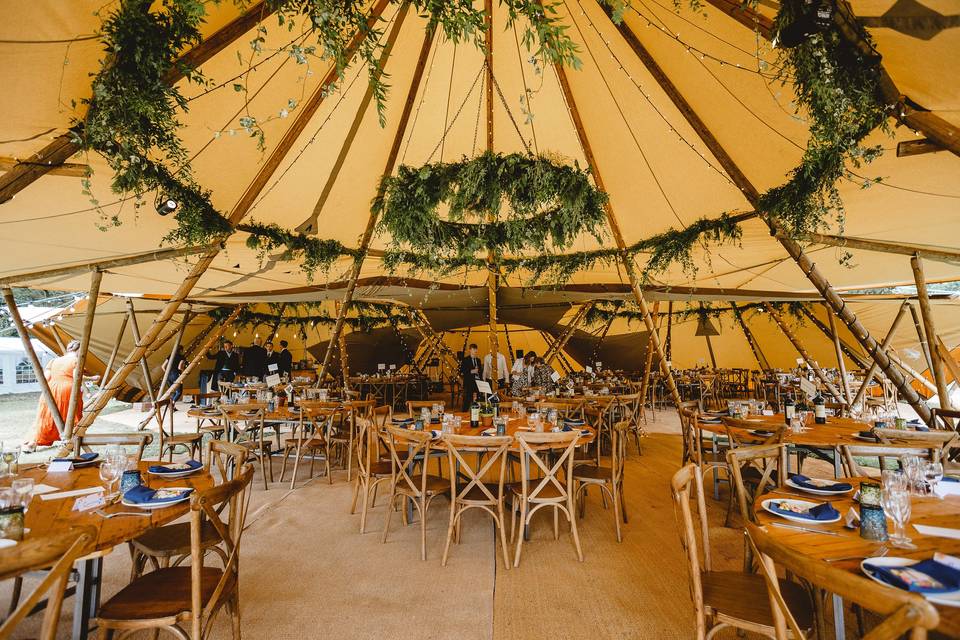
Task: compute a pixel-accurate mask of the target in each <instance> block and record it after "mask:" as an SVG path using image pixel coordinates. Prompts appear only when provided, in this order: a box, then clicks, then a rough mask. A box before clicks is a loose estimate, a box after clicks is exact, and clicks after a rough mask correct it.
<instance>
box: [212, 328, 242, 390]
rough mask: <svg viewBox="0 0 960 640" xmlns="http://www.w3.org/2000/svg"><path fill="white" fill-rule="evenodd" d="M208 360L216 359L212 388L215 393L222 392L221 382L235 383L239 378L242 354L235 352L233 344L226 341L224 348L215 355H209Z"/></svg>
mask: <svg viewBox="0 0 960 640" xmlns="http://www.w3.org/2000/svg"><path fill="white" fill-rule="evenodd" d="M207 357H208V358H211V359H216V364H214V366H213V382H212V383H211V384H210V388H211V389H213V390H214V391H219V390H220V381H221V380H223V381H224V382H233V379H234V378H236V377H237V371H239V370H240V354H239V353H237V352H236V351H234V350H233V342H231V341H230V340H225V341H224V343H223V348H222V349H220V351H217V352H216V353H215V354H213V355H210V354H209V353H208V354H207Z"/></svg>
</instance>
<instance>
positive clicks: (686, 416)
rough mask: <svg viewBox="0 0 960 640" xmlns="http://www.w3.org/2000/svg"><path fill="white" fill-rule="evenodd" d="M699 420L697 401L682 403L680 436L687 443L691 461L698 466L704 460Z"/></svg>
mask: <svg viewBox="0 0 960 640" xmlns="http://www.w3.org/2000/svg"><path fill="white" fill-rule="evenodd" d="M684 405H687V406H684ZM690 405H693V406H692V407H691V406H690ZM699 419H700V412H699V410H698V409H697V402H696V401H695V400H694V401H687V402H681V403H680V435H681V437H682V438H683V441H684V442H685V443H686V448H687V453H688V455H689V456H690V459H691V460H693V461H694V462H696V463H697V464H699V463H700V461H701V460H703V443H702V442H701V441H700V425H699V423H698V421H699Z"/></svg>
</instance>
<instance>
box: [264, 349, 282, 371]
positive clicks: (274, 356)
mask: <svg viewBox="0 0 960 640" xmlns="http://www.w3.org/2000/svg"><path fill="white" fill-rule="evenodd" d="M264 348H265V349H266V350H267V357H266V361H265V364H266V367H265V368H266V374H265V375H270V374H271V373H280V354H279V353H277V352H276V351H274V350H273V343H272V342H268V343H267V344H265V345H264ZM272 364H273V365H276V366H277V370H276V371H271V370H270V365H272Z"/></svg>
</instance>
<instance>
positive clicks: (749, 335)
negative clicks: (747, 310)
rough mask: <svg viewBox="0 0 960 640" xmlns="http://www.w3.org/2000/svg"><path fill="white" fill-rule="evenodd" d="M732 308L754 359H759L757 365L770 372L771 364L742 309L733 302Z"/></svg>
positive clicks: (731, 303)
mask: <svg viewBox="0 0 960 640" xmlns="http://www.w3.org/2000/svg"><path fill="white" fill-rule="evenodd" d="M730 308H731V309H733V317H734V319H736V321H737V324H739V325H740V328H741V329H742V330H743V335H744V336H745V337H746V339H747V344H749V345H750V350H751V351H753V357H754V358H756V359H757V364H758V365H760V369H761V370H763V371H769V370H770V362H769V361H768V360H767V358H766V356H765V355H763V351H762V350H761V349H760V344H759V343H758V342H757V338H756V337H755V336H754V335H753V332H752V331H750V328H749V327H748V326H747V323H746V321H745V320H744V319H743V314H742V313H741V312H740V307H738V306H737V303H736V302H733V301H732V300H731V301H730Z"/></svg>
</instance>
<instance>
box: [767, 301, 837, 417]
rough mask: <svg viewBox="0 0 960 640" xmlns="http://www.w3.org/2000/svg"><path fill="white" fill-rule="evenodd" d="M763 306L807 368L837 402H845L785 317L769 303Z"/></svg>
mask: <svg viewBox="0 0 960 640" xmlns="http://www.w3.org/2000/svg"><path fill="white" fill-rule="evenodd" d="M763 305H764V307H766V309H767V312H768V313H769V314H770V316H771V317H772V318H773V320H774V322H776V323H777V326H778V327H780V331H782V332H783V335H785V336H786V337H787V340H789V341H790V344H792V345H793V347H794V348H795V349H796V350H797V353H799V354H800V357H801V358H803V361H804V362H806V363H807V366H809V367H810V368H811V369H813V372H814V373H815V374H816V376H817V378H818V379H819V380H820V382H821V383H822V384H823V386H824V387H826V389H827V391H829V392H830V393H831V394H832V395H833V397H835V398H836V399H837V400H845V398H844V396H843V395H842V394H841V393H840V390H839V389H837V388H836V387H835V386H834V385H833V383H832V382H830V381H829V380H827V376H826V375H824V373H823V370H822V369H821V368H820V365H818V364H817V361H816V360H814V359H813V358H812V357H810V354H809V353H807V350H806V349H805V348H804V347H803V344H802V343H801V342H800V340H799V338H797V336H796V335H795V334H794V333H793V331H792V330H791V329H790V327H788V326H787V323H786V322H784V321H783V317H782V316H781V315H780V312H779V311H777V310H776V309H775V308H774V307H773V305H771V304H770V303H769V302H764V303H763Z"/></svg>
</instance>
